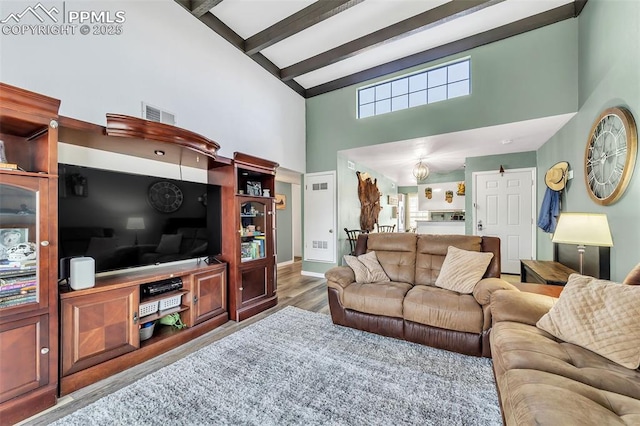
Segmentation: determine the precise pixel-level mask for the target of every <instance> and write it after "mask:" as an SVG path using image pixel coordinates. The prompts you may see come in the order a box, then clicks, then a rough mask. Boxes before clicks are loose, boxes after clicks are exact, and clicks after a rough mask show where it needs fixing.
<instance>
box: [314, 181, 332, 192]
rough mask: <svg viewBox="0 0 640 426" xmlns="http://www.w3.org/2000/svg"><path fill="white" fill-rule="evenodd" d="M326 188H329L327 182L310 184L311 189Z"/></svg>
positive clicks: (320, 189) (321, 189) (319, 189)
mask: <svg viewBox="0 0 640 426" xmlns="http://www.w3.org/2000/svg"><path fill="white" fill-rule="evenodd" d="M327 189H329V185H328V184H327V182H322V183H314V184H313V185H311V190H312V191H323V190H324V191H326V190H327Z"/></svg>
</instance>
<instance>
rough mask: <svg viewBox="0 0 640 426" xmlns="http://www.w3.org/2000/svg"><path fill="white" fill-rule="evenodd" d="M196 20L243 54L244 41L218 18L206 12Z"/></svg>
mask: <svg viewBox="0 0 640 426" xmlns="http://www.w3.org/2000/svg"><path fill="white" fill-rule="evenodd" d="M198 19H200V21H202V23H203V24H205V25H206V26H207V27H209V28H211V29H212V30H213V31H215V32H216V33H217V34H218V35H219V36H220V37H222V38H223V39H225V40H227V41H228V42H229V43H231V44H232V45H233V46H234V47H236V48H238V49H240V50H241V51H243V52H244V39H243V38H242V37H240V36H239V35H238V34H237V33H236V32H235V31H233V30H232V29H231V28H229V27H228V26H227V24H225V23H224V22H222V21H221V20H220V19H218V17H217V16H215V15H214V14H213V13H211V12H207V13H205V14H204V15H202V16H201V17H200V18H198Z"/></svg>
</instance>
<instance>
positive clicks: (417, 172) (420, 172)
mask: <svg viewBox="0 0 640 426" xmlns="http://www.w3.org/2000/svg"><path fill="white" fill-rule="evenodd" d="M413 176H414V177H415V178H416V179H417V180H418V181H421V180H425V179H426V178H427V176H429V167H427V165H426V164H424V163H423V162H422V160H420V162H419V163H418V164H416V165H415V166H413Z"/></svg>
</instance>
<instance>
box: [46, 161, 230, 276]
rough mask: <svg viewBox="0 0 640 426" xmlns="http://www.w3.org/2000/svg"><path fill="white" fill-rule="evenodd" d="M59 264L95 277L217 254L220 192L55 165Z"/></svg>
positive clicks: (210, 187)
mask: <svg viewBox="0 0 640 426" xmlns="http://www.w3.org/2000/svg"><path fill="white" fill-rule="evenodd" d="M58 173H59V200H58V229H59V234H58V247H59V248H58V251H59V257H60V259H62V258H67V257H76V256H90V257H93V258H94V259H95V264H96V272H103V271H111V270H116V269H123V268H131V267H136V266H143V265H152V264H160V263H165V262H173V261H177V260H184V259H193V258H199V257H207V256H215V255H218V254H220V253H221V247H222V238H221V227H222V218H221V187H220V186H217V185H208V184H204V183H195V182H187V181H179V180H174V179H166V178H160V177H153V176H144V175H136V174H130V173H123V172H115V171H109V170H101V169H95V168H89V167H80V166H74V165H67V164H60V165H59V168H58Z"/></svg>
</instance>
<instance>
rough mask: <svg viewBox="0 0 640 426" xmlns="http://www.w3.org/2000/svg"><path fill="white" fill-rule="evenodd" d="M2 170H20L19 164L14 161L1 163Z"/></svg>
mask: <svg viewBox="0 0 640 426" xmlns="http://www.w3.org/2000/svg"><path fill="white" fill-rule="evenodd" d="M0 169H2V170H18V165H17V164H14V163H0Z"/></svg>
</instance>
